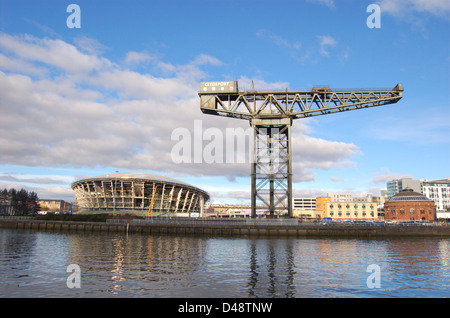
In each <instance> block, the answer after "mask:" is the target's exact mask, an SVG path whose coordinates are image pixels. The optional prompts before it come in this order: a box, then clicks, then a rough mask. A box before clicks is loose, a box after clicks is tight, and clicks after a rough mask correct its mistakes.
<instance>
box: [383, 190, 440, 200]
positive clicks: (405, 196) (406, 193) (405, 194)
mask: <svg viewBox="0 0 450 318" xmlns="http://www.w3.org/2000/svg"><path fill="white" fill-rule="evenodd" d="M398 201H431V200H430V199H428V198H427V197H426V196H424V195H423V194H420V193H417V192H414V191H413V190H412V189H411V188H406V189H404V190H402V191H400V192H399V193H397V194H396V195H394V196H393V197H392V198H391V199H390V200H389V202H398Z"/></svg>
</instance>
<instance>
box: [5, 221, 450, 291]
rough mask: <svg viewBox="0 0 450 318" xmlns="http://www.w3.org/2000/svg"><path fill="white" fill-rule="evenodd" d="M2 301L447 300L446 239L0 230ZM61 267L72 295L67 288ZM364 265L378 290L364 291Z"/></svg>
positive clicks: (449, 284) (365, 272)
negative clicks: (73, 269)
mask: <svg viewBox="0 0 450 318" xmlns="http://www.w3.org/2000/svg"><path fill="white" fill-rule="evenodd" d="M0 239H1V240H0V275H1V279H0V295H2V296H5V297H15V296H22V297H53V296H58V297H76V296H81V297H83V296H87V297H217V298H219V297H220V298H221V297H283V298H284V297H287V298H290V297H355V296H356V297H446V296H448V290H449V286H450V283H449V280H450V269H449V261H448V259H449V244H450V240H449V239H413V238H403V239H386V240H384V239H383V240H358V239H263V238H258V239H240V238H207V237H190V236H184V237H183V236H152V235H148V236H147V235H129V236H127V235H121V234H117V233H115V234H112V233H111V234H108V233H45V232H33V231H15V230H0ZM69 264H78V265H79V266H80V268H81V288H80V289H69V288H67V285H66V279H67V276H68V274H67V272H66V268H67V266H68V265H69ZM370 264H377V265H378V266H380V268H381V288H379V289H370V288H368V287H367V284H366V282H367V277H368V275H369V273H368V272H367V271H366V270H367V267H368V266H369V265H370Z"/></svg>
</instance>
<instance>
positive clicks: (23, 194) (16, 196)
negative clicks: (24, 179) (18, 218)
mask: <svg viewBox="0 0 450 318" xmlns="http://www.w3.org/2000/svg"><path fill="white" fill-rule="evenodd" d="M0 200H2V201H4V202H7V203H8V204H9V209H8V210H9V213H10V214H11V215H30V214H31V215H34V214H35V213H36V212H37V211H39V204H38V201H39V198H38V195H37V193H36V192H33V191H32V192H28V191H27V190H25V189H20V190H19V191H17V190H16V189H14V188H12V189H9V190H6V189H4V190H0Z"/></svg>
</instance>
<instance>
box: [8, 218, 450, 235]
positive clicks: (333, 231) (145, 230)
mask: <svg viewBox="0 0 450 318" xmlns="http://www.w3.org/2000/svg"><path fill="white" fill-rule="evenodd" d="M0 228H10V229H18V230H37V231H48V232H67V231H68V232H85V233H88V232H118V233H119V232H120V233H128V234H134V233H138V234H158V235H161V234H164V235H207V236H233V237H249V236H266V237H321V236H327V237H330V236H333V237H371V238H376V237H389V236H409V237H427V236H428V237H450V226H449V225H428V226H426V225H409V226H400V225H384V226H380V225H370V224H369V225H321V224H310V223H309V224H308V223H306V224H305V223H299V224H295V225H283V224H282V223H281V224H264V223H263V224H258V223H253V224H247V223H245V222H236V223H232V222H212V223H202V222H199V223H196V222H190V223H184V224H183V223H176V222H174V223H162V222H157V223H152V222H132V221H126V222H76V221H43V220H20V219H0Z"/></svg>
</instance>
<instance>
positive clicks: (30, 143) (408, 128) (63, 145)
mask: <svg viewBox="0 0 450 318" xmlns="http://www.w3.org/2000/svg"><path fill="white" fill-rule="evenodd" d="M71 3H75V4H77V5H79V7H80V9H81V15H80V17H81V27H80V28H69V27H68V26H67V24H66V20H67V18H68V17H69V15H70V14H71V12H67V11H66V9H67V6H68V5H69V4H71ZM372 3H375V4H378V5H380V8H381V27H380V28H372V29H371V28H369V27H368V26H367V24H366V20H367V18H368V17H369V15H370V14H371V13H370V12H367V11H366V8H367V6H368V5H369V4H372ZM230 79H233V80H238V82H239V86H240V87H247V88H248V87H249V85H250V83H251V81H252V80H253V82H254V83H255V88H256V89H261V90H264V89H268V88H279V89H284V88H289V89H310V88H311V87H312V86H313V85H329V86H330V87H331V88H393V87H394V86H395V85H396V84H397V83H401V84H402V85H403V87H404V88H405V91H404V97H403V99H402V100H401V101H400V102H399V103H397V104H394V105H389V106H384V107H377V108H369V109H366V110H358V111H352V112H346V113H342V114H334V115H329V116H318V117H315V118H313V119H308V120H297V121H295V122H294V124H293V129H292V138H293V147H294V148H293V156H294V159H293V161H294V162H293V173H294V181H295V183H294V185H293V189H294V195H295V196H306V197H309V196H313V197H314V196H319V195H324V194H326V193H327V192H335V191H349V192H353V193H354V194H355V195H364V194H366V193H374V194H378V193H379V190H380V188H384V187H385V186H386V182H387V181H389V180H391V179H394V178H398V177H412V178H415V179H428V180H434V179H442V178H448V177H450V168H449V167H450V165H449V163H450V138H449V135H450V120H449V118H450V103H449V101H448V98H447V94H448V91H449V89H450V3H449V1H448V0H435V1H426V0H383V1H375V0H373V1H361V0H342V1H340V0H339V1H338V0H334V1H333V0H304V1H302V0H297V1H294V0H291V1H283V0H281V1H273V0H272V1H264V0H260V1H257V0H252V1H250V0H249V1H244V0H240V1H216V0H210V1H193V0H183V1H167V0H165V1H136V0H135V1H123V0H117V1H95V0H94V1H93V0H90V1H75V0H72V1H60V0H59V1H17V0H16V1H7V0H0V110H1V114H2V115H1V118H0V187H2V188H5V187H8V188H9V187H16V188H21V187H23V188H26V189H29V190H33V191H36V192H37V193H38V195H39V196H40V197H41V198H54V199H65V200H68V201H72V200H73V199H74V196H73V192H72V190H71V189H70V184H71V183H72V182H73V181H75V180H77V179H79V178H82V177H87V176H96V175H102V174H107V173H114V171H120V172H148V173H155V174H161V175H166V176H170V177H173V178H176V179H180V180H183V181H186V182H189V183H191V184H193V185H196V186H199V187H201V188H203V189H204V190H206V191H208V192H210V194H211V195H212V198H213V200H219V201H222V202H231V203H240V202H242V203H248V199H249V193H250V177H249V176H250V165H249V164H241V165H238V164H206V163H201V164H175V163H174V162H173V161H172V160H171V157H170V153H171V150H172V149H173V146H174V143H175V141H174V140H172V139H171V133H172V132H173V130H174V129H175V128H187V129H189V130H190V131H192V130H193V127H194V122H195V121H198V120H201V122H202V126H203V128H204V129H207V128H210V127H214V128H219V129H220V130H221V131H225V130H226V129H227V128H236V127H242V128H244V129H245V128H247V127H248V122H247V121H243V120H237V119H228V118H218V117H216V116H208V115H204V114H202V113H201V111H200V109H199V98H198V96H197V91H198V88H199V82H200V81H203V80H207V81H208V80H230ZM204 145H205V143H204Z"/></svg>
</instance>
